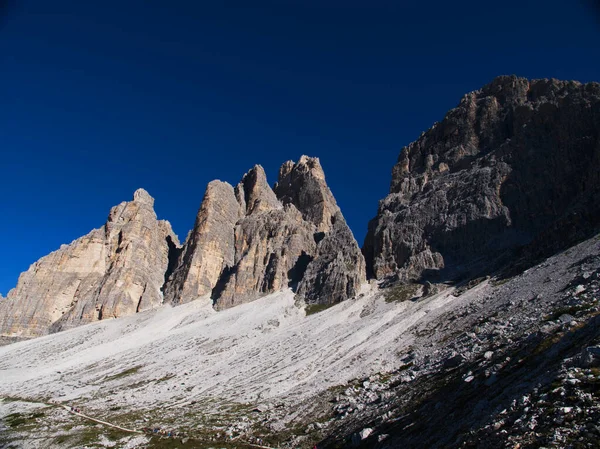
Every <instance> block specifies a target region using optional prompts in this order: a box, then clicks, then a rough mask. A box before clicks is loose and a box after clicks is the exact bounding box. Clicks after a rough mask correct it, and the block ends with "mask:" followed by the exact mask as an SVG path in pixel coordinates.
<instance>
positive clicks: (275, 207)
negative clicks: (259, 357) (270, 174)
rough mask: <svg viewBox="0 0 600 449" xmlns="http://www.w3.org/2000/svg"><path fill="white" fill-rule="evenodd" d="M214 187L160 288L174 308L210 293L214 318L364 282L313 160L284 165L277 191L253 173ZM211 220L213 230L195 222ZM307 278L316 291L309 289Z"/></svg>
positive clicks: (346, 291) (340, 294) (328, 294)
mask: <svg viewBox="0 0 600 449" xmlns="http://www.w3.org/2000/svg"><path fill="white" fill-rule="evenodd" d="M219 186H220V189H219V190H216V189H213V188H211V187H210V185H209V189H207V194H206V195H205V197H204V200H203V203H202V206H201V208H200V212H199V214H198V216H199V219H198V220H196V225H195V226H194V229H193V231H192V234H191V237H190V238H189V239H188V241H187V242H186V243H185V244H184V247H183V250H182V255H181V256H180V258H179V262H178V266H177V267H176V268H175V271H174V272H173V274H172V275H171V276H170V277H169V280H168V282H167V285H166V286H165V299H166V300H169V301H171V302H172V303H180V302H185V301H190V300H193V299H195V298H196V297H198V296H201V295H203V294H207V293H211V297H212V298H213V300H214V303H215V308H216V309H218V310H220V309H225V308H228V307H233V306H235V305H238V304H242V303H245V302H248V301H252V300H254V299H257V298H258V297H260V296H263V295H266V294H268V293H272V292H275V291H278V290H281V289H283V288H288V287H294V288H296V287H297V288H298V294H299V295H300V296H301V297H302V298H305V299H306V300H307V301H310V302H320V303H333V302H338V301H342V300H344V299H347V298H350V297H352V296H354V295H356V293H357V292H358V288H359V286H360V284H361V283H362V282H363V281H364V280H365V266H364V259H363V257H362V254H361V253H360V250H359V248H358V244H357V243H356V241H355V240H354V237H353V236H352V233H351V231H350V229H349V228H348V227H347V225H346V223H345V221H344V219H343V216H342V214H341V212H340V210H339V207H338V206H337V204H336V203H335V199H334V198H333V195H332V194H331V191H330V190H329V188H328V187H327V184H326V183H325V175H324V173H323V170H322V168H321V166H320V164H319V160H318V159H316V158H309V157H306V156H303V157H302V158H301V159H300V161H299V162H298V163H293V162H291V161H290V162H286V163H285V164H284V165H283V166H282V168H281V170H280V177H279V182H278V183H277V186H276V188H275V190H273V189H271V187H270V186H269V184H268V182H267V178H266V175H265V172H264V170H263V168H262V167H261V166H259V165H257V166H255V167H254V168H253V169H252V170H250V171H249V172H248V173H246V174H245V175H244V177H243V178H242V180H241V181H240V183H239V184H238V185H237V186H236V187H235V189H234V188H232V187H231V186H230V185H228V184H225V183H220V184H219ZM223 211H226V212H223ZM212 216H214V217H220V218H219V219H218V220H215V221H214V225H205V223H206V222H207V220H205V219H204V218H200V217H212ZM336 220H337V221H336ZM342 243H343V246H340V245H341V244H342ZM223 255H226V257H223ZM342 260H343V263H342V262H341V261H342ZM190 267H191V268H193V270H191V269H190ZM207 271H208V272H210V276H206V275H204V273H206V272H207ZM305 273H311V274H310V276H311V279H314V280H315V281H317V280H318V282H319V287H316V286H315V287H313V288H311V287H310V286H309V284H310V281H309V280H308V278H307V277H306V276H305ZM317 274H318V276H317ZM317 278H318V279H317Z"/></svg>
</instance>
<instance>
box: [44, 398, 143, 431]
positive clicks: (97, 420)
mask: <svg viewBox="0 0 600 449" xmlns="http://www.w3.org/2000/svg"><path fill="white" fill-rule="evenodd" d="M48 405H55V404H48ZM61 407H62V408H64V409H65V410H66V411H68V412H69V413H72V414H73V415H77V416H81V417H82V418H85V419H89V420H90V421H94V422H97V423H98V424H103V425H105V426H109V427H113V428H115V429H119V430H122V431H123V432H129V433H144V432H142V431H141V430H131V429H126V428H125V427H121V426H117V425H116V424H111V423H109V422H106V421H101V420H99V419H96V418H92V417H91V416H88V415H85V414H83V413H80V412H76V411H74V410H71V407H69V406H67V405H62V406H61Z"/></svg>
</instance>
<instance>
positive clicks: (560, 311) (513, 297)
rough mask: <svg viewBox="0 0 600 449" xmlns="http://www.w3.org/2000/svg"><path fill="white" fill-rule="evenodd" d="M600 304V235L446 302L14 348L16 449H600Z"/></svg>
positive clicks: (294, 309)
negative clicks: (260, 448)
mask: <svg viewBox="0 0 600 449" xmlns="http://www.w3.org/2000/svg"><path fill="white" fill-rule="evenodd" d="M599 290H600V239H599V238H598V237H596V238H594V239H591V240H589V241H587V242H584V243H583V244H581V245H578V246H576V247H573V248H571V249H570V250H568V251H566V252H564V253H561V254H559V255H557V256H554V257H552V258H550V259H548V260H546V261H544V262H542V263H541V264H540V265H537V266H535V267H533V268H531V269H529V270H528V271H526V272H524V273H521V274H519V275H517V276H513V277H508V278H507V277H502V276H498V277H491V278H481V279H477V280H473V281H471V282H468V283H464V284H462V285H458V286H444V287H442V288H441V291H437V289H435V288H432V287H431V286H392V287H389V288H386V289H381V290H380V289H378V288H377V286H375V285H369V286H365V287H364V289H363V294H362V295H361V296H360V297H359V298H357V299H355V300H350V301H347V302H345V303H343V304H340V305H337V306H334V307H331V308H329V309H326V310H322V311H319V310H315V309H309V310H308V311H306V310H305V309H304V308H302V307H300V306H299V305H297V304H295V303H294V298H293V294H292V293H291V292H283V293H281V294H276V295H271V296H269V297H265V298H263V299H260V300H258V301H256V302H254V303H251V304H246V305H243V306H240V307H236V308H234V309H230V310H226V311H223V312H219V313H216V312H214V311H213V310H212V308H211V307H210V304H209V302H208V300H206V299H201V300H199V301H195V302H193V303H190V304H186V305H183V306H179V307H175V308H164V309H159V310H154V311H149V312H145V313H142V314H139V315H137V316H133V317H128V318H124V319H119V320H112V321H102V322H99V323H96V324H92V325H88V326H83V327H81V328H77V329H73V330H70V331H66V332H62V333H59V334H55V335H51V336H48V337H42V338H39V339H36V340H31V341H26V342H19V343H15V344H11V345H8V346H4V347H1V348H0V395H2V397H3V400H2V401H1V402H0V416H3V418H2V424H0V426H1V428H0V442H2V443H0V447H5V448H9V447H14V448H44V447H48V448H55V447H65V448H66V447H128V448H136V447H139V448H142V447H148V448H150V447H255V446H265V447H312V446H313V445H314V444H316V443H318V445H319V447H344V446H362V447H382V448H383V447H407V448H410V447H457V448H458V447H469V448H470V447H484V446H485V447H498V448H504V447H507V448H508V447H510V448H526V447H531V448H534V447H536V448H537V447H547V448H554V447H556V448H559V447H560V448H563V447H573V448H579V447H581V448H584V447H597V441H598V440H599V439H600V433H599V432H600V427H599V426H598V424H597V423H598V421H599V420H598V414H599V411H600V402H599V400H598V399H599V398H598V396H599V394H600V391H599V390H600V389H599V388H598V386H599V385H600V372H599V368H598V361H599V357H600V356H599V354H598V352H599V349H598V347H599V345H600V318H599V317H598V311H599V310H600V306H599V303H598V298H599V293H598V292H599ZM307 312H308V313H309V315H307ZM314 312H316V313H314ZM63 405H66V406H67V408H69V407H76V408H77V409H78V410H80V411H81V412H82V414H84V415H88V416H90V417H94V418H96V419H100V420H102V421H106V422H110V423H113V424H116V425H119V426H122V427H124V428H126V429H131V430H135V431H141V432H142V433H128V432H123V431H120V430H117V429H114V428H109V427H106V426H103V425H101V424H98V423H96V422H93V421H90V420H88V419H86V418H84V417H82V416H79V415H76V414H73V413H70V411H69V410H67V409H65V408H63V407H62V406H63Z"/></svg>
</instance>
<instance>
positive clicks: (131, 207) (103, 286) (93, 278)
mask: <svg viewBox="0 0 600 449" xmlns="http://www.w3.org/2000/svg"><path fill="white" fill-rule="evenodd" d="M153 205H154V199H153V198H152V197H151V196H150V195H149V194H148V192H146V191H145V190H143V189H139V190H137V191H136V192H135V194H134V199H133V201H131V202H127V203H126V202H124V203H121V204H119V205H118V206H115V207H113V208H112V209H111V211H110V214H109V216H108V220H107V222H106V224H105V225H104V226H103V227H102V228H101V229H96V230H93V231H92V232H90V233H89V234H88V235H86V236H84V237H81V238H79V239H77V240H75V241H74V242H72V243H71V244H69V245H63V246H62V247H61V248H60V249H59V250H57V251H54V252H53V253H51V254H49V255H48V256H45V257H43V258H41V259H40V260H38V261H37V262H35V263H34V264H33V265H32V266H31V267H30V268H29V270H28V271H26V272H24V273H23V274H21V276H20V277H19V282H18V284H17V286H16V288H14V289H13V290H11V291H10V292H9V294H8V297H7V298H6V299H5V300H3V301H2V302H1V303H0V332H1V334H2V335H5V336H18V337H35V336H39V335H44V334H47V333H49V332H51V331H59V330H63V329H68V328H71V327H75V326H78V325H81V324H85V323H89V322H92V321H96V320H100V319H106V318H116V317H119V316H124V315H130V314H133V313H136V312H139V311H142V310H147V309H151V308H153V307H157V306H159V305H160V304H161V303H162V294H161V291H160V289H161V287H162V284H163V283H164V274H165V271H166V269H167V266H168V262H169V244H171V245H172V246H176V245H178V242H177V237H176V236H175V235H174V234H173V231H172V230H171V225H170V224H169V222H167V221H159V220H157V218H156V214H155V213H154V209H153Z"/></svg>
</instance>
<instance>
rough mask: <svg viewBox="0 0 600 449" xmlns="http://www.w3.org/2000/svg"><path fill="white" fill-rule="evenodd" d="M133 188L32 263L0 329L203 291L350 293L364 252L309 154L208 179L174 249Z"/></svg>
mask: <svg viewBox="0 0 600 449" xmlns="http://www.w3.org/2000/svg"><path fill="white" fill-rule="evenodd" d="M153 205H154V199H153V198H152V197H151V196H150V195H149V194H148V193H147V192H146V191H145V190H142V189H140V190H138V191H136V192H135V194H134V199H133V201H131V202H127V203H125V202H124V203H121V204H119V205H118V206H116V207H114V208H112V210H111V211H110V214H109V216H108V220H107V222H106V224H105V225H104V226H103V227H102V228H101V229H96V230H94V231H92V232H90V233H89V234H88V235H86V236H84V237H81V238H79V239H77V240H75V241H74V242H72V243H71V244H70V245H63V246H62V247H61V248H60V249H59V250H57V251H55V252H53V253H51V254H49V255H48V256H46V257H43V258H42V259H40V260H38V261H37V262H35V263H34V264H33V265H32V266H31V267H30V269H29V270H28V271H27V272H25V273H23V274H22V275H21V277H20V278H19V282H18V285H17V287H16V288H15V289H13V290H12V291H11V292H10V293H9V295H8V297H7V298H5V299H1V298H0V336H7V337H24V338H27V337H35V336H39V335H44V334H47V333H49V332H57V331H60V330H63V329H68V328H71V327H74V326H78V325H81V324H85V323H90V322H93V321H97V320H102V319H107V318H117V317H120V316H124V315H130V314H133V313H136V312H140V311H143V310H147V309H151V308H153V307H157V306H159V305H161V304H163V303H164V302H167V303H170V304H174V305H176V304H181V303H185V302H189V301H193V300H195V299H197V298H198V297H200V296H203V295H210V296H211V297H212V299H213V300H214V306H215V308H216V309H218V310H220V309H225V308H228V307H232V306H235V305H238V304H242V303H245V302H248V301H252V300H254V299H257V298H259V297H260V296H263V295H266V294H268V293H272V292H275V291H279V290H281V289H285V288H290V287H291V288H295V289H297V290H296V291H297V294H298V296H299V297H300V298H303V299H304V300H306V301H307V302H310V303H335V302H339V301H343V300H345V299H347V298H350V297H352V296H355V295H356V294H357V293H358V290H359V288H360V284H361V283H362V282H364V280H365V263H364V258H363V256H362V254H361V252H360V249H359V248H358V244H357V243H356V241H355V240H354V237H353V236H352V232H351V231H350V229H349V228H348V226H347V225H346V222H345V220H344V217H343V216H342V213H341V211H340V209H339V207H338V206H337V204H336V202H335V199H334V198H333V195H332V194H331V191H330V190H329V187H327V184H326V182H325V175H324V173H323V169H322V168H321V165H320V164H319V160H318V159H316V158H309V157H306V156H303V157H302V158H301V159H300V161H298V163H294V162H286V163H285V164H284V165H283V166H282V168H281V170H280V177H279V181H278V183H277V186H276V189H275V191H274V190H273V189H272V188H271V187H270V186H269V184H268V182H267V177H266V175H265V172H264V170H263V168H262V167H261V166H259V165H257V166H255V167H254V168H253V169H252V170H250V171H249V172H248V173H246V174H245V175H244V177H243V178H242V180H241V181H240V183H239V184H238V185H237V186H236V187H235V188H234V187H232V186H231V185H230V184H227V183H226V182H221V181H212V182H211V183H209V184H208V187H207V188H206V193H205V195H204V199H203V200H202V205H201V207H200V210H199V211H198V214H197V216H196V221H195V224H194V228H193V229H192V231H191V232H190V234H189V236H188V238H187V239H186V242H185V244H184V245H183V247H180V246H179V242H178V241H177V237H176V236H175V235H174V234H173V232H172V230H171V226H170V225H169V223H168V222H165V221H159V220H157V218H156V214H155V213H154V209H153Z"/></svg>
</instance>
